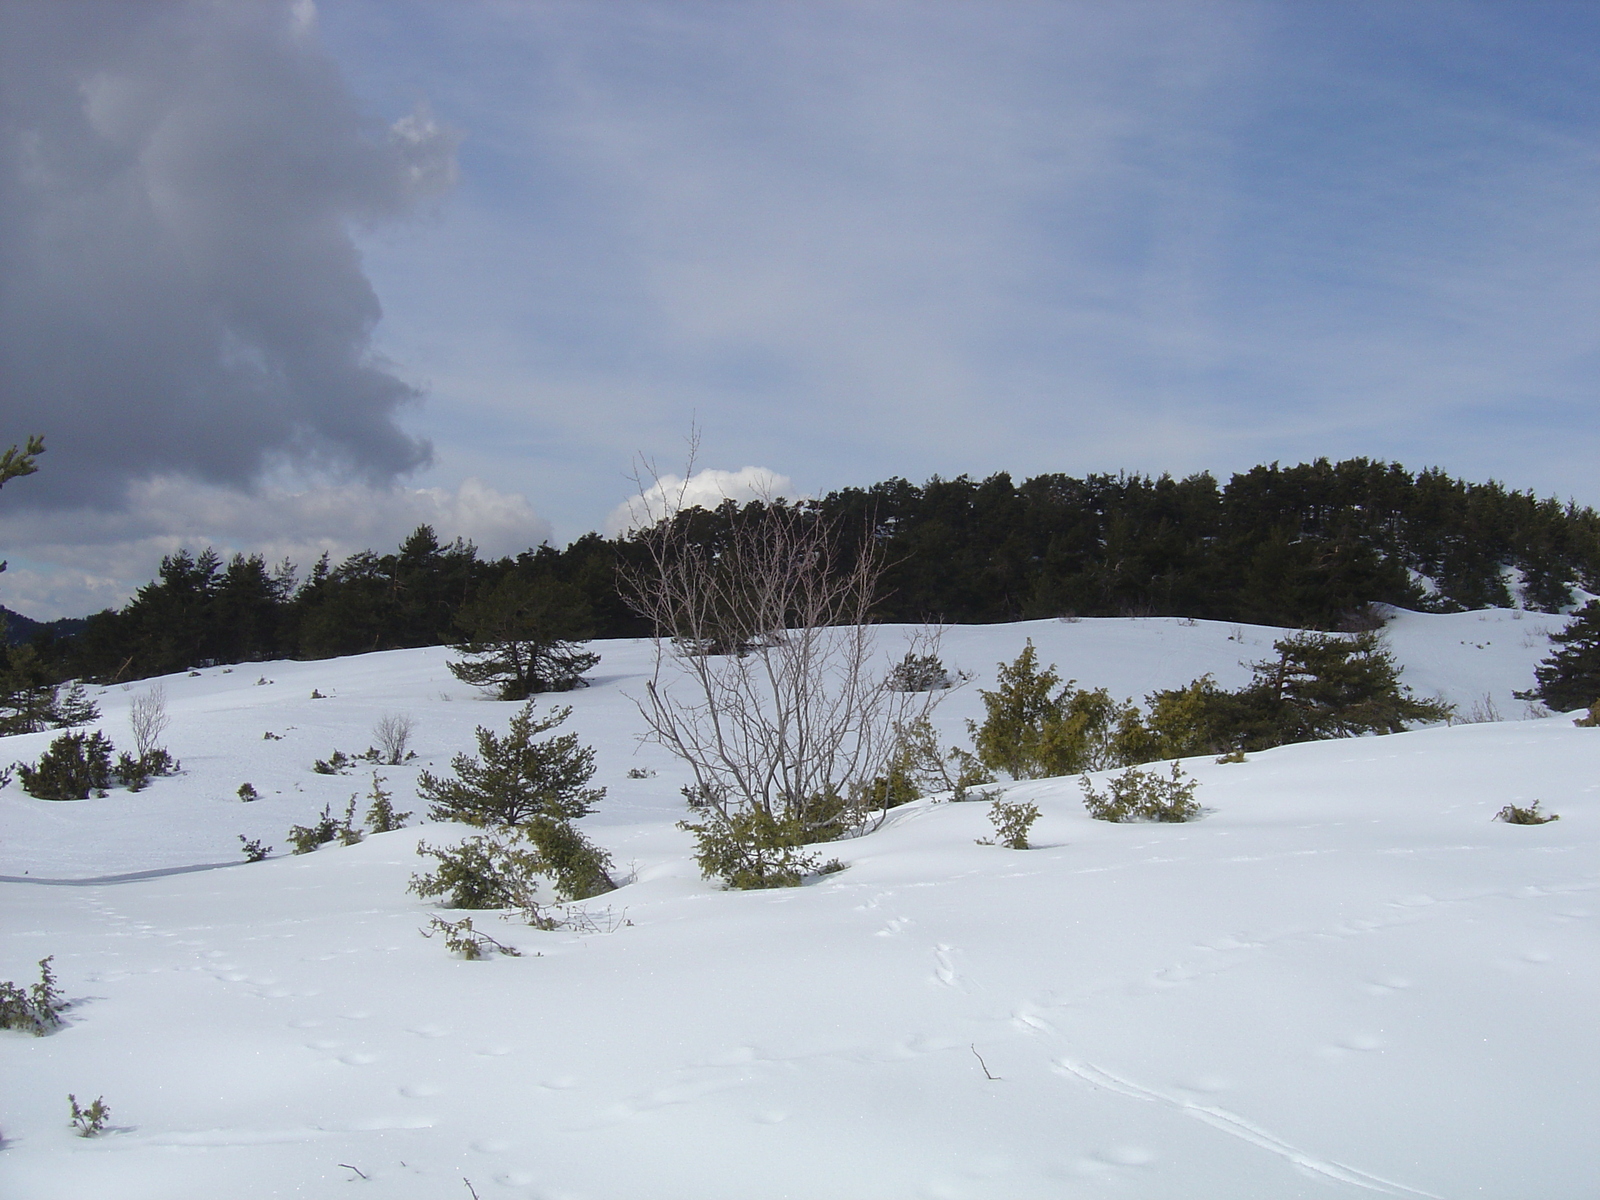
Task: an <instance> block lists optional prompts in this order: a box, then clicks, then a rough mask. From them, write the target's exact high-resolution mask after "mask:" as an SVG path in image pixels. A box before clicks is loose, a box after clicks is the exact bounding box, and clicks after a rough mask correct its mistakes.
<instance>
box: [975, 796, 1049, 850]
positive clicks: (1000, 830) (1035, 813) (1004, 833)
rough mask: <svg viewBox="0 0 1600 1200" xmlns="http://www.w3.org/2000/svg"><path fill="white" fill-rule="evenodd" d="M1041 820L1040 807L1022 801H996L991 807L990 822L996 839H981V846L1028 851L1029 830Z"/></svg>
mask: <svg viewBox="0 0 1600 1200" xmlns="http://www.w3.org/2000/svg"><path fill="white" fill-rule="evenodd" d="M1038 819H1039V806H1038V805H1037V804H1025V803H1023V802H1022V801H1020V800H996V801H995V802H994V803H993V804H991V805H990V806H989V821H990V823H991V824H992V825H993V826H994V837H992V838H979V839H978V845H980V846H995V845H1000V846H1005V847H1007V848H1008V849H1011V850H1026V849H1028V830H1030V829H1032V828H1033V823H1034V822H1035V821H1037V820H1038Z"/></svg>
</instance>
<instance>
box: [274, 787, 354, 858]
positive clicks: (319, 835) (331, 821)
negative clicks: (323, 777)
mask: <svg viewBox="0 0 1600 1200" xmlns="http://www.w3.org/2000/svg"><path fill="white" fill-rule="evenodd" d="M355 816H356V798H355V797H354V796H351V797H350V803H349V805H348V806H347V807H346V808H345V810H344V819H343V820H342V821H341V820H340V819H339V818H337V817H335V816H334V815H333V811H332V808H331V807H330V806H329V805H326V804H324V805H323V806H322V815H321V816H320V817H318V818H317V823H316V824H315V825H292V826H290V827H289V844H290V845H291V846H293V847H294V849H293V850H291V851H290V853H292V854H310V853H311V851H313V850H315V849H316V848H317V847H318V846H326V845H327V844H328V843H329V842H335V841H336V842H339V843H341V844H342V845H346V846H354V845H355V844H356V843H357V842H359V841H360V840H361V836H362V835H361V831H360V830H359V829H357V828H356V827H355V823H354V822H355Z"/></svg>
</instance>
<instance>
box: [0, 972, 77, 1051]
mask: <svg viewBox="0 0 1600 1200" xmlns="http://www.w3.org/2000/svg"><path fill="white" fill-rule="evenodd" d="M54 959H55V956H54V955H51V956H49V957H48V958H41V959H40V960H39V982H38V983H36V984H33V985H32V986H31V987H27V988H24V987H23V986H22V985H20V984H16V983H12V982H11V981H10V980H5V981H0V1029H17V1030H21V1031H22V1032H23V1033H31V1034H33V1035H34V1036H36V1037H43V1036H44V1035H45V1034H47V1033H49V1032H50V1031H51V1030H53V1029H58V1028H60V1026H61V1012H62V1010H63V1009H64V1008H65V1007H66V1004H65V1003H64V1002H63V1001H62V999H61V990H60V989H59V988H58V987H56V977H55V973H54V972H53V971H51V970H50V964H51V962H53V961H54Z"/></svg>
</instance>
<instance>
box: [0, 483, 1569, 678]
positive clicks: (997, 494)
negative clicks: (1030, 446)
mask: <svg viewBox="0 0 1600 1200" xmlns="http://www.w3.org/2000/svg"><path fill="white" fill-rule="evenodd" d="M753 503H758V502H753ZM780 503H781V502H780ZM800 510H801V511H802V512H803V513H804V514H805V516H806V517H807V519H814V520H820V521H827V522H831V523H832V524H833V527H834V528H835V530H836V535H837V536H836V541H837V545H838V551H839V553H840V554H841V555H842V556H850V555H853V554H854V552H855V550H856V549H857V548H858V547H859V545H860V540H861V539H864V538H870V539H872V540H873V541H874V542H875V543H876V544H877V546H878V547H879V549H880V550H881V552H882V554H883V557H884V561H885V563H886V564H887V565H886V570H885V572H884V575H883V583H884V587H883V592H882V596H881V599H880V602H879V606H878V615H879V616H880V617H881V618H882V619H884V620H888V621H907V622H921V621H938V622H945V623H974V622H1004V621H1013V620H1023V619H1030V618H1040V617H1060V616H1073V615H1077V616H1185V617H1195V618H1202V619H1215V620H1224V621H1239V622H1254V623H1262V624H1271V625H1279V626H1288V627H1299V628H1306V629H1318V630H1336V629H1347V628H1355V627H1357V626H1359V624H1360V623H1361V620H1362V617H1363V614H1364V611H1365V610H1366V607H1367V606H1368V605H1371V604H1374V603H1387V604H1394V605H1399V606H1402V607H1406V608H1412V609H1420V610H1427V611H1454V610H1462V609H1472V608H1483V607H1489V606H1496V605H1500V606H1510V605H1513V604H1516V603H1521V604H1524V605H1526V606H1527V607H1530V608H1536V609H1540V610H1544V611H1557V610H1559V609H1562V608H1565V607H1567V606H1569V605H1571V604H1573V603H1574V600H1575V596H1574V593H1573V588H1574V587H1575V586H1576V587H1579V588H1582V589H1584V590H1586V591H1590V592H1593V591H1600V515H1597V514H1596V512H1595V511H1594V510H1593V509H1592V508H1587V507H1578V506H1576V505H1573V504H1562V503H1560V502H1558V501H1556V500H1553V499H1543V500H1541V499H1539V498H1537V497H1535V496H1534V495H1533V494H1532V493H1530V492H1518V491H1512V490H1508V489H1507V488H1505V487H1504V486H1502V485H1501V484H1498V483H1493V482H1491V483H1487V484H1475V483H1467V482H1463V481H1461V480H1458V479H1454V478H1451V477H1450V476H1448V475H1446V474H1444V473H1443V472H1441V471H1438V470H1425V471H1421V472H1418V473H1413V472H1411V471H1408V470H1406V469H1405V468H1404V467H1401V466H1399V465H1396V464H1392V463H1384V462H1374V461H1370V460H1367V459H1352V460H1349V461H1346V462H1339V463H1331V462H1329V461H1327V460H1324V459H1319V460H1318V461H1316V462H1313V463H1303V464H1300V465H1298V466H1292V467H1281V466H1279V465H1278V464H1273V465H1271V466H1260V467H1256V468H1254V469H1252V470H1250V471H1248V472H1245V473H1242V474H1237V475H1234V476H1233V477H1232V478H1231V479H1229V480H1228V481H1227V482H1226V483H1225V484H1224V483H1219V482H1218V480H1217V479H1216V478H1215V477H1213V476H1211V475H1209V474H1198V475H1192V476H1189V477H1187V478H1184V479H1174V478H1172V477H1170V476H1166V475H1163V476H1161V477H1159V478H1151V477H1148V476H1140V475H1127V474H1122V475H1090V476H1087V477H1085V478H1081V479H1079V478H1073V477H1070V476H1067V475H1039V476H1035V477H1034V478H1031V479H1027V480H1024V481H1023V482H1022V483H1020V484H1019V483H1015V482H1014V481H1013V480H1012V478H1011V477H1010V476H1009V475H1007V474H1004V473H1001V474H996V475H992V476H990V477H989V478H987V479H983V480H973V479H971V478H968V477H967V476H960V477H958V478H955V479H949V480H946V479H940V478H937V477H935V478H933V479H931V480H929V481H928V482H927V483H925V484H923V485H921V486H918V485H916V484H913V483H910V482H908V481H906V480H904V479H890V480H887V481H885V482H883V483H878V484H875V485H873V486H871V487H867V488H847V489H844V490H841V491H837V492H833V493H830V494H829V495H827V496H825V497H823V498H821V499H819V500H814V501H806V502H804V503H803V504H802V505H801V506H800ZM737 512H738V509H736V507H735V506H734V504H733V502H731V501H730V502H728V503H726V504H724V505H723V507H722V508H721V509H719V510H717V511H715V512H708V511H706V510H703V509H692V510H688V511H686V512H684V513H681V514H679V516H678V517H677V518H675V519H676V520H678V521H681V522H683V523H685V524H686V525H687V526H688V529H689V533H690V534H691V536H692V537H693V538H694V539H695V540H696V541H697V542H699V543H700V544H702V545H704V546H705V547H706V548H707V549H708V550H709V551H710V552H712V553H713V554H714V553H715V550H716V548H717V546H718V545H719V544H720V543H722V542H723V541H724V540H725V539H726V538H727V537H728V536H729V533H730V530H731V528H732V524H733V519H734V517H735V516H736V515H737ZM642 553H643V551H642V547H641V544H640V542H639V541H638V540H637V539H636V538H632V537H629V536H620V537H616V538H605V537H602V536H600V535H599V534H593V533H591V534H586V535H585V536H583V537H581V538H579V539H578V540H577V541H575V542H573V543H572V544H571V545H569V546H567V547H565V548H564V549H557V548H555V547H552V546H550V545H542V546H539V547H536V548H531V549H529V550H527V551H525V552H524V553H522V554H519V555H517V556H516V557H514V558H501V559H487V558H484V557H481V556H480V555H479V554H478V552H477V550H476V549H475V547H473V546H472V545H471V544H470V543H464V542H461V541H456V542H452V543H442V542H441V541H440V540H439V539H438V537H437V536H436V535H435V532H434V531H433V530H432V529H431V528H429V527H427V526H423V527H421V528H419V529H417V530H416V531H415V532H413V533H412V534H411V535H410V536H409V537H408V538H407V539H406V540H405V542H404V543H403V544H402V545H401V546H400V547H398V549H397V550H395V551H394V552H392V553H378V552H376V551H370V550H369V551H362V552H360V553H357V554H353V555H351V556H350V557H349V558H347V559H345V560H344V561H343V562H339V563H334V562H331V561H329V559H328V558H327V556H324V557H323V558H322V559H321V560H319V561H318V562H316V563H314V564H311V565H310V567H309V569H307V570H305V571H304V572H302V571H301V570H300V569H298V568H297V567H296V566H295V565H293V564H290V563H281V564H277V565H275V566H274V565H271V564H268V563H266V562H265V561H263V559H262V558H260V557H259V556H248V555H234V556H232V557H229V558H224V557H223V556H222V555H220V554H218V553H217V552H215V551H214V550H210V549H202V550H198V551H184V552H180V553H177V554H174V555H171V556H169V557H167V558H166V559H164V560H163V561H162V564H161V569H160V572H159V576H158V578H156V579H155V580H153V581H151V582H150V583H149V584H147V585H145V586H144V587H142V588H140V589H139V591H138V593H137V594H136V595H135V596H134V597H133V598H132V599H131V600H130V601H129V602H128V603H127V604H126V605H124V606H123V607H122V608H121V609H118V610H109V609H108V610H106V611H104V612H100V613H96V614H94V615H92V616H89V617H87V618H86V619H83V620H77V621H72V622H62V623H57V624H56V625H53V626H40V627H35V628H32V629H31V630H30V632H31V637H30V638H29V639H28V640H27V641H26V642H25V643H22V644H18V643H16V642H15V641H13V643H12V644H10V645H8V646H7V647H6V660H5V663H4V671H5V674H6V676H7V677H8V679H7V683H8V684H9V685H11V687H15V686H21V685H25V684H27V683H28V682H29V681H30V680H31V681H33V682H36V683H44V682H47V681H51V682H54V681H60V680H64V679H72V678H77V679H91V680H97V681H101V682H121V681H127V680H130V679H137V678H143V677H148V676H152V675H159V674H165V673H168V672H172V671H179V670H184V669H188V668H192V667H197V666H202V665H208V664H216V663H241V662H251V661H258V660H266V659H273V658H325V657H332V656H335V655H345V654H356V653H362V652H365V651H373V650H389V649H400V648H406V647H415V646H426V645H436V644H442V643H452V644H461V643H463V642H468V641H470V640H471V639H472V638H473V637H475V636H486V635H482V634H480V633H478V632H477V631H475V629H474V628H472V625H473V622H474V621H477V620H487V619H488V618H487V617H483V616H480V615H478V614H484V613H486V612H488V611H489V610H491V609H493V608H494V607H495V604H500V606H501V607H502V608H503V607H504V605H503V603H502V602H503V601H506V600H507V598H508V597H509V598H515V597H516V596H518V595H521V596H524V597H526V604H527V605H528V606H530V607H531V609H532V610H535V611H537V612H539V613H541V614H544V616H542V617H541V618H540V619H541V620H543V621H545V622H546V623H547V624H548V625H549V626H550V628H549V629H548V630H547V631H546V632H547V634H548V636H550V637H555V638H561V639H570V640H574V641H577V640H582V639H586V638H592V637H623V636H633V635H641V634H643V633H645V632H647V630H646V629H645V627H644V625H643V624H642V622H641V621H640V620H639V618H638V617H637V616H635V615H634V614H633V613H632V612H631V610H630V609H629V608H628V606H627V604H626V602H625V600H624V598H623V594H622V591H621V590H620V589H619V584H618V576H619V568H626V567H627V566H628V565H629V564H637V563H638V562H639V561H640V556H641V554H642ZM1514 592H1515V594H1513V593H1514ZM491 596H493V597H495V598H496V601H495V604H490V603H489V599H490V597H491ZM22 675H27V676H29V677H30V678H29V680H23V679H22V678H20V676H22Z"/></svg>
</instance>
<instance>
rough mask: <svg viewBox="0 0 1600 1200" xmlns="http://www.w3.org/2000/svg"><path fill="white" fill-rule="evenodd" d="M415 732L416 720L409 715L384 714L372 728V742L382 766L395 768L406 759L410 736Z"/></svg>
mask: <svg viewBox="0 0 1600 1200" xmlns="http://www.w3.org/2000/svg"><path fill="white" fill-rule="evenodd" d="M416 731H417V719H416V718H415V717H413V716H412V715H411V714H410V713H384V714H383V716H381V717H379V718H378V723H377V724H376V725H374V726H373V727H372V740H373V741H374V742H375V743H376V744H377V747H378V754H379V756H380V757H381V759H382V760H383V762H384V764H385V765H387V766H391V767H397V766H399V765H400V764H401V763H402V762H404V761H405V759H406V751H407V750H408V749H409V747H410V745H411V735H412V734H413V733H415V732H416Z"/></svg>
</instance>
